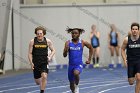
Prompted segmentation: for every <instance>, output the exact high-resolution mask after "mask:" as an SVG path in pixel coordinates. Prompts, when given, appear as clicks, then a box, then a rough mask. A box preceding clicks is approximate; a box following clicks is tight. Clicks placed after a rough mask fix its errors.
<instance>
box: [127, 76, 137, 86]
mask: <svg viewBox="0 0 140 93" xmlns="http://www.w3.org/2000/svg"><path fill="white" fill-rule="evenodd" d="M134 81H135V77H131V78H128V82H129V85H133V84H134Z"/></svg>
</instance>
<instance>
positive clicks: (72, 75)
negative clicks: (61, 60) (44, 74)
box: [63, 28, 92, 93]
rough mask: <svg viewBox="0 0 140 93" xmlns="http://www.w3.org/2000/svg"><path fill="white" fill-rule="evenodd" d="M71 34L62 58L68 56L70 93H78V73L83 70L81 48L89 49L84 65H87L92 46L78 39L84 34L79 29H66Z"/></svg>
mask: <svg viewBox="0 0 140 93" xmlns="http://www.w3.org/2000/svg"><path fill="white" fill-rule="evenodd" d="M66 31H67V32H68V33H71V36H72V39H71V40H68V41H66V42H65V47H64V51H63V56H64V57H66V56H67V55H69V68H68V79H69V82H70V89H71V91H72V93H79V87H78V84H79V80H80V76H79V75H80V73H81V72H82V68H83V61H82V55H83V48H84V46H86V47H87V48H88V49H89V57H88V58H87V61H86V64H89V63H90V61H91V57H92V46H91V45H90V43H88V42H87V41H84V40H82V39H80V38H79V37H80V34H82V33H83V32H84V30H83V29H80V28H68V29H67V30H66Z"/></svg>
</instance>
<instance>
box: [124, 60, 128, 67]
mask: <svg viewBox="0 0 140 93" xmlns="http://www.w3.org/2000/svg"><path fill="white" fill-rule="evenodd" d="M124 67H126V68H127V60H125V62H124Z"/></svg>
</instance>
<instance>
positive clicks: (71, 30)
mask: <svg viewBox="0 0 140 93" xmlns="http://www.w3.org/2000/svg"><path fill="white" fill-rule="evenodd" d="M66 31H67V32H68V33H71V35H72V38H73V39H78V38H79V37H80V34H82V33H83V32H85V30H84V29H81V28H67V30H66Z"/></svg>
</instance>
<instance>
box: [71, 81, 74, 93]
mask: <svg viewBox="0 0 140 93" xmlns="http://www.w3.org/2000/svg"><path fill="white" fill-rule="evenodd" d="M74 84H75V82H74V81H70V89H71V92H72V93H74V90H75V86H74Z"/></svg>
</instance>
